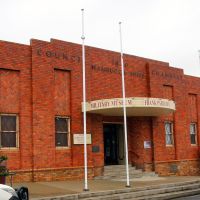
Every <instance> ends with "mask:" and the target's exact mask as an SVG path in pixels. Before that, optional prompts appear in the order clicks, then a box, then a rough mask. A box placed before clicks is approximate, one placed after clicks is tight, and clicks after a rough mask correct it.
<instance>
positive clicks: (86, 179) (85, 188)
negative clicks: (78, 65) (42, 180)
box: [81, 9, 89, 191]
mask: <svg viewBox="0 0 200 200" xmlns="http://www.w3.org/2000/svg"><path fill="white" fill-rule="evenodd" d="M81 12H82V36H81V39H82V67H83V129H84V189H83V190H84V191H88V190H89V189H88V171H87V144H86V142H87V141H86V136H87V135H86V88H85V44H84V40H85V36H84V9H81Z"/></svg>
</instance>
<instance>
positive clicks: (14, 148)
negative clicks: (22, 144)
mask: <svg viewBox="0 0 200 200" xmlns="http://www.w3.org/2000/svg"><path fill="white" fill-rule="evenodd" d="M0 150H1V151H18V150H19V147H0Z"/></svg>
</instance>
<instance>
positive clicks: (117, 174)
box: [95, 165, 157, 180]
mask: <svg viewBox="0 0 200 200" xmlns="http://www.w3.org/2000/svg"><path fill="white" fill-rule="evenodd" d="M125 167H126V166H125V165H108V166H104V175H103V176H98V177H95V179H96V180H101V179H102V180H105V179H112V180H121V179H126V168H125ZM143 176H157V175H156V174H155V172H143V171H142V170H141V169H136V168H135V167H132V166H131V165H129V177H130V179H133V178H141V177H143Z"/></svg>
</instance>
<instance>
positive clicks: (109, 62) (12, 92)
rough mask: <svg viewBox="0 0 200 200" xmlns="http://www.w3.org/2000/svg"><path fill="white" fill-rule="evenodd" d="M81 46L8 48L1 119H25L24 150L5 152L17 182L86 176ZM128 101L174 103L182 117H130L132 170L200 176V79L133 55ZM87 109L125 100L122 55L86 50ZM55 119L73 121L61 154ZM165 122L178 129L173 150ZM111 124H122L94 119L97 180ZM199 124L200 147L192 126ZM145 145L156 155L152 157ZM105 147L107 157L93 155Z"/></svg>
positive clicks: (90, 120) (3, 50) (1, 44)
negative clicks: (77, 139) (76, 139)
mask: <svg viewBox="0 0 200 200" xmlns="http://www.w3.org/2000/svg"><path fill="white" fill-rule="evenodd" d="M81 55H82V54H81V46H80V45H78V44H73V43H68V42H64V41H59V40H55V39H52V40H51V42H45V41H39V40H35V39H33V40H31V44H30V45H22V44H16V43H11V42H5V41H0V114H17V115H18V120H19V124H18V129H19V132H18V141H17V142H18V148H12V149H8V148H1V149H0V154H3V155H5V154H6V155H7V156H8V167H9V169H10V170H11V171H16V172H17V175H16V176H15V177H14V179H15V181H22V180H23V181H41V180H48V181H50V180H65V179H73V178H81V177H82V176H83V145H75V144H73V134H77V133H83V124H82V121H83V120H82V117H83V116H82V110H81V102H82V63H81V60H82V58H81ZM124 61H125V72H126V75H125V84H126V96H127V97H156V98H164V99H172V100H174V101H175V102H176V111H175V112H174V113H172V114H169V115H166V116H159V117H145V116H142V117H137V116H134V117H128V119H127V121H128V143H129V162H130V163H131V164H133V165H136V166H137V167H138V168H142V169H143V170H146V171H151V170H153V171H155V172H157V173H159V174H161V175H168V174H177V175H196V174H199V164H200V162H199V145H198V144H199V141H200V133H199V132H200V123H199V120H200V116H199V113H200V110H199V109H200V107H199V105H200V97H199V94H200V89H199V87H200V79H199V78H197V77H192V76H187V75H184V73H183V70H182V69H177V68H173V67H170V66H169V64H168V63H165V62H160V61H155V60H151V59H146V58H140V57H136V56H132V55H125V56H124ZM86 85H87V101H92V100H98V99H109V98H121V96H122V88H121V75H120V54H119V53H118V52H112V51H108V50H103V49H98V48H93V47H88V46H87V47H86ZM55 116H67V117H69V118H70V146H69V147H68V148H56V147H55ZM165 121H173V124H174V126H173V129H174V133H173V137H174V138H173V139H174V144H173V145H171V146H166V143H165V125H164V122H165ZM104 122H115V123H116V122H123V118H122V117H114V116H113V117H108V116H102V115H98V114H87V132H88V133H91V135H92V144H91V145H88V165H89V177H91V178H92V177H94V176H96V175H99V174H101V173H102V169H103V166H104V138H103V123H104ZM191 122H195V123H196V124H197V145H191V142H190V123H191ZM144 141H151V142H152V147H151V148H149V149H144ZM94 146H98V147H99V152H93V151H92V147H94Z"/></svg>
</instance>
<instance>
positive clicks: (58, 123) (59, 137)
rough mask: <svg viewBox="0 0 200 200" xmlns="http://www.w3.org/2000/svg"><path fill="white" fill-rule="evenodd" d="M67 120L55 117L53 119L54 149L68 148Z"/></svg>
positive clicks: (66, 118)
mask: <svg viewBox="0 0 200 200" xmlns="http://www.w3.org/2000/svg"><path fill="white" fill-rule="evenodd" d="M69 122H70V120H69V118H68V117H56V118H55V132H56V136H55V137H56V138H55V143H56V144H55V145H56V147H68V146H69V130H70V128H69Z"/></svg>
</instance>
